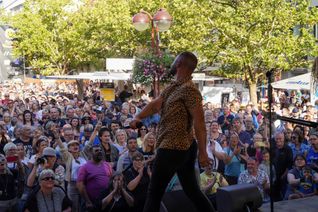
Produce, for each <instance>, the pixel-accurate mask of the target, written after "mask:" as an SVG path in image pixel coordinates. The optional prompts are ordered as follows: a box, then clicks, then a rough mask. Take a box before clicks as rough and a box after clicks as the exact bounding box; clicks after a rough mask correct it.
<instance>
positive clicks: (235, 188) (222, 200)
mask: <svg viewBox="0 0 318 212" xmlns="http://www.w3.org/2000/svg"><path fill="white" fill-rule="evenodd" d="M216 202H217V211H218V212H241V211H254V210H256V209H258V208H259V207H261V205H262V203H263V199H262V196H261V193H260V191H259V190H258V189H257V187H256V186H255V185H253V184H239V185H232V186H227V187H221V188H219V189H218V190H217V193H216ZM247 207H248V208H249V210H248V209H247Z"/></svg>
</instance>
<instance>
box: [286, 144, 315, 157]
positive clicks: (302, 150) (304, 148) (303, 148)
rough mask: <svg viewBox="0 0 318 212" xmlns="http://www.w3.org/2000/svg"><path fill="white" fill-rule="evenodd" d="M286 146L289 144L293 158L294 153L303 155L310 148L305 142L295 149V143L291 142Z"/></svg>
mask: <svg viewBox="0 0 318 212" xmlns="http://www.w3.org/2000/svg"><path fill="white" fill-rule="evenodd" d="M288 146H289V147H290V148H291V149H292V151H293V158H295V157H296V155H298V154H301V155H304V154H305V152H308V150H309V148H310V147H309V146H308V145H306V144H304V143H302V144H301V145H300V148H299V149H296V145H295V144H293V143H291V144H289V145H288Z"/></svg>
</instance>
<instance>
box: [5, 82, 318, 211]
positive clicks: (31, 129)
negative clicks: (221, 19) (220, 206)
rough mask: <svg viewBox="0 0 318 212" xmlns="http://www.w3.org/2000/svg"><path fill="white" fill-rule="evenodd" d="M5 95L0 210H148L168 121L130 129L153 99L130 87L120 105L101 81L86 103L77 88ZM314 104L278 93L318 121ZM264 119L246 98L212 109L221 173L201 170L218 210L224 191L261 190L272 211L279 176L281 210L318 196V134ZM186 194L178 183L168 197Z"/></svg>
mask: <svg viewBox="0 0 318 212" xmlns="http://www.w3.org/2000/svg"><path fill="white" fill-rule="evenodd" d="M0 92H1V100H0V211H23V212H24V211H30V212H31V211H32V212H33V211H54V212H55V211H74V212H75V211H76V212H79V211H133V212H140V211H142V208H143V207H144V204H145V201H146V195H147V188H148V185H149V182H150V179H151V176H152V163H153V160H154V158H155V155H156V135H157V130H156V129H157V125H158V123H159V120H160V115H159V114H155V115H152V116H151V117H148V118H147V119H144V120H142V125H141V126H140V127H139V128H138V129H132V128H131V127H130V125H129V123H130V122H131V121H132V120H133V118H134V117H135V116H136V114H138V113H139V112H140V111H141V110H142V109H143V108H144V107H145V106H146V105H147V104H148V103H149V101H151V97H148V95H147V94H146V92H145V91H143V90H137V91H132V92H130V91H129V89H128V87H127V86H125V89H124V90H123V91H121V92H118V93H117V95H116V101H112V102H110V101H104V100H103V98H102V97H101V96H100V91H99V84H98V83H93V82H89V83H87V84H85V87H84V98H83V99H80V98H79V96H78V95H77V90H76V86H75V85H74V84H71V83H61V84H54V85H52V84H51V85H43V84H23V83H13V82H10V83H7V84H2V85H0ZM308 99H309V96H308V94H307V93H305V92H303V93H301V92H294V91H292V92H287V91H278V92H275V95H274V96H273V100H274V105H273V108H274V110H275V112H276V113H278V114H280V115H282V116H288V117H293V118H298V119H303V120H307V121H313V122H317V108H316V107H315V106H313V105H310V104H309V103H308V102H309V101H308ZM264 114H265V113H264V112H263V111H262V110H261V109H260V108H259V107H258V106H257V105H252V104H248V105H245V106H243V105H241V103H240V101H239V100H237V99H235V100H233V101H231V102H230V103H229V104H227V105H223V106H222V107H218V106H217V105H214V104H212V103H210V102H207V103H205V104H204V116H205V126H206V130H207V135H208V136H207V146H206V148H207V152H208V156H209V159H210V160H211V166H207V167H204V169H203V168H202V167H199V165H196V170H197V177H198V178H199V179H200V187H201V189H202V191H203V192H204V193H205V194H206V195H207V197H208V198H209V200H210V201H211V203H212V204H213V205H214V207H215V208H216V207H217V203H216V192H217V189H218V188H219V187H224V186H229V185H234V184H246V183H249V184H255V185H256V186H257V187H258V189H259V191H260V193H261V195H262V197H263V201H264V202H268V201H269V199H270V196H269V189H270V180H269V177H270V170H272V173H273V182H274V183H273V185H272V189H273V196H272V198H273V199H274V200H275V201H280V200H284V199H296V198H303V197H307V196H312V195H316V194H317V185H318V184H317V182H318V174H317V171H318V131H317V129H313V128H309V127H305V126H300V125H295V124H292V123H289V122H283V121H280V120H276V121H275V122H273V123H269V121H268V119H267V117H266V116H265V115H264ZM270 127H271V128H272V131H273V133H274V135H273V137H272V138H270V136H269V128H270ZM270 145H273V146H274V150H275V154H274V158H273V164H274V165H273V167H270V164H269V158H270V151H269V147H270ZM179 189H182V188H181V186H180V182H179V180H178V176H177V175H175V176H174V177H173V178H172V180H171V182H170V183H169V185H168V187H167V188H166V192H171V191H174V190H179Z"/></svg>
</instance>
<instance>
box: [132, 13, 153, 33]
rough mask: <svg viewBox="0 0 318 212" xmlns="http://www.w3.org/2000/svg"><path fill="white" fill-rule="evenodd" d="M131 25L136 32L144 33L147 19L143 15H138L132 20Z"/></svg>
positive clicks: (147, 24) (146, 27)
mask: <svg viewBox="0 0 318 212" xmlns="http://www.w3.org/2000/svg"><path fill="white" fill-rule="evenodd" d="M132 22H133V25H134V27H135V29H136V30H138V31H144V30H146V29H148V27H149V22H150V20H149V17H148V16H147V15H146V14H144V13H138V14H136V15H134V17H133V18H132Z"/></svg>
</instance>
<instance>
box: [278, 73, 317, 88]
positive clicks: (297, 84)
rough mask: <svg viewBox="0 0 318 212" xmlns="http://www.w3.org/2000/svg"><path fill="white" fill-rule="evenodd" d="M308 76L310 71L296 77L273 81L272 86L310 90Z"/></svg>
mask: <svg viewBox="0 0 318 212" xmlns="http://www.w3.org/2000/svg"><path fill="white" fill-rule="evenodd" d="M310 77H311V73H307V74H302V75H298V76H296V77H291V78H288V79H284V80H280V81H277V82H273V83H272V87H273V88H276V89H287V90H310Z"/></svg>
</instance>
